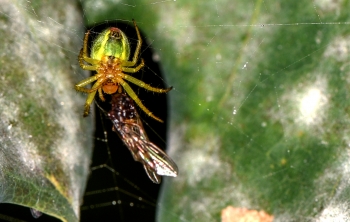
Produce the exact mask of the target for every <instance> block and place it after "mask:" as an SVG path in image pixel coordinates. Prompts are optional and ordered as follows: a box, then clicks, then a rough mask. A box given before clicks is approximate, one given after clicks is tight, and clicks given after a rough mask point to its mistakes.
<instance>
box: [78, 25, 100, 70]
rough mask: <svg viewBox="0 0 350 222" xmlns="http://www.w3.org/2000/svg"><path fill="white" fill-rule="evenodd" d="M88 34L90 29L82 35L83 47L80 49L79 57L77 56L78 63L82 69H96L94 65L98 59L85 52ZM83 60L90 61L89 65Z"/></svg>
mask: <svg viewBox="0 0 350 222" xmlns="http://www.w3.org/2000/svg"><path fill="white" fill-rule="evenodd" d="M89 34H90V31H87V32H86V33H85V36H84V44H83V48H82V49H81V50H80V53H79V57H78V58H79V65H80V67H81V68H82V69H85V70H96V67H95V65H97V64H98V63H99V61H98V60H96V59H93V58H90V57H89V56H88V52H87V45H88V39H89ZM84 61H85V62H87V63H90V64H91V65H86V64H85V63H84Z"/></svg>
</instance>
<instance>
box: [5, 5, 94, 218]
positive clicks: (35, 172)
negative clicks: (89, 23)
mask: <svg viewBox="0 0 350 222" xmlns="http://www.w3.org/2000/svg"><path fill="white" fill-rule="evenodd" d="M0 12H1V13H0V24H1V25H0V36H1V37H0V38H1V41H0V48H1V53H0V73H1V75H0V76H1V77H0V78H1V81H0V104H1V105H0V116H1V118H0V200H1V203H13V204H18V205H23V206H27V207H30V208H33V209H36V210H38V211H41V212H43V213H46V214H49V215H52V216H54V217H57V218H60V219H61V220H63V221H79V215H80V205H81V200H82V196H83V194H84V190H85V186H86V181H87V176H88V172H89V164H90V157H91V152H92V151H91V148H92V146H91V138H92V137H88V136H86V135H91V133H92V126H91V119H90V118H87V119H83V118H82V112H83V104H84V96H83V95H80V94H77V93H76V92H75V90H74V83H76V82H78V81H79V79H81V78H83V76H82V73H79V72H80V71H79V69H78V66H77V53H78V52H79V49H80V47H81V44H82V41H81V40H82V36H83V30H82V20H81V14H79V10H78V8H77V4H76V3H74V2H72V1H56V2H54V1H49V2H47V1H35V3H31V2H28V1H21V0H18V1H15V0H12V1H10V0H5V1H2V3H1V9H0ZM78 34H79V35H78ZM72 64H73V66H72ZM28 212H29V210H28Z"/></svg>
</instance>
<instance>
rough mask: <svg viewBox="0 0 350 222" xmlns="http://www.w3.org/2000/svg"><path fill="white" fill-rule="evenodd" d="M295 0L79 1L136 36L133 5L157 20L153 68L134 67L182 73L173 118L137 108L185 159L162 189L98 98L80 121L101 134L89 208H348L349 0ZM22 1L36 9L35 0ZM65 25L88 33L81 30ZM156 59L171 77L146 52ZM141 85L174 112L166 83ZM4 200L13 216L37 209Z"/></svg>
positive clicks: (179, 215) (340, 214) (147, 22)
mask: <svg viewBox="0 0 350 222" xmlns="http://www.w3.org/2000/svg"><path fill="white" fill-rule="evenodd" d="M292 2H294V1H290V2H288V3H287V2H283V3H282V2H270V1H242V2H234V3H232V2H223V1H193V2H191V3H185V2H183V1H131V2H130V1H107V0H106V1H80V3H81V4H82V5H83V6H84V7H83V15H84V18H85V20H86V21H87V23H89V24H92V25H93V26H96V25H97V23H102V24H103V25H106V26H108V25H111V24H114V22H115V21H116V22H117V26H118V27H121V29H122V30H123V31H125V32H127V35H128V36H129V37H130V38H131V41H132V46H133V47H135V41H136V35H135V32H134V28H133V26H132V24H131V22H130V21H131V19H132V18H135V19H136V22H137V23H138V25H139V27H140V29H141V31H143V32H146V33H148V34H149V33H150V36H147V37H146V39H147V40H148V42H147V43H145V44H144V47H143V49H142V50H141V57H142V58H144V59H145V60H146V61H145V64H146V68H144V69H143V70H142V71H141V72H140V73H138V74H136V75H135V76H136V77H137V78H139V79H142V80H143V81H145V82H147V83H150V84H151V85H153V86H156V87H163V86H162V84H169V85H173V86H174V88H175V90H173V91H171V92H169V95H168V97H170V101H169V103H170V110H168V111H169V112H170V115H169V117H170V119H171V120H170V121H171V122H170V126H169V128H167V124H158V123H154V124H153V122H154V121H153V120H150V119H149V118H148V117H145V116H144V115H143V113H142V111H141V110H139V113H140V115H141V116H142V115H143V117H142V118H143V120H144V121H145V122H146V124H145V125H146V130H147V133H148V136H149V137H150V140H151V141H152V142H154V143H155V144H157V145H159V146H160V147H162V148H165V147H167V148H168V152H167V153H169V156H171V157H172V158H173V159H174V160H175V162H176V163H177V164H178V166H179V169H180V170H179V176H178V178H176V179H173V178H169V179H166V180H165V181H164V182H163V183H162V186H163V188H162V189H163V190H162V194H161V198H160V199H157V198H158V193H157V189H159V186H158V185H155V184H152V182H151V181H150V180H149V179H148V178H147V176H146V174H145V172H144V170H143V168H142V166H141V165H140V164H139V163H136V162H134V160H133V159H132V156H131V154H130V153H129V151H128V150H127V148H126V147H125V146H124V145H123V144H122V142H121V141H120V140H119V138H118V136H117V134H115V133H114V132H112V131H111V129H112V124H111V123H110V122H109V121H108V120H107V119H106V118H105V117H104V116H103V115H100V113H99V112H98V110H96V109H95V111H96V112H95V114H94V115H93V118H95V121H96V133H95V135H93V136H92V135H87V134H84V135H82V136H83V137H86V138H88V139H93V141H94V144H95V149H94V159H93V161H92V164H91V174H90V176H89V183H88V185H87V189H86V193H85V195H84V203H83V205H82V208H81V216H82V221H88V220H89V219H93V220H108V219H111V220H117V221H132V220H133V219H135V218H143V219H144V220H145V221H152V220H153V219H154V217H155V216H154V215H155V210H156V208H157V209H158V211H159V212H158V216H159V219H160V221H162V219H163V220H164V218H168V221H218V220H220V210H221V209H224V208H225V207H226V206H229V205H232V206H235V207H237V208H249V209H256V210H264V211H267V212H269V213H270V214H273V215H274V216H275V219H276V220H277V221H293V220H294V221H295V220H299V221H347V220H349V218H350V215H349V210H348V209H349V204H348V201H347V199H349V197H348V192H347V190H348V188H349V184H348V180H349V176H348V169H349V165H348V163H349V144H350V143H349V137H348V128H349V127H348V126H349V124H348V123H349V117H348V114H347V113H348V108H347V107H348V105H349V104H348V101H350V100H349V96H348V90H347V89H348V85H349V82H350V78H349V76H350V68H349V67H350V66H349V64H350V63H349V61H350V59H349V52H350V27H349V24H350V18H349V15H348V13H346V12H345V11H346V10H347V9H348V8H349V4H350V3H349V1H346V0H343V1H342V0H339V1H327V0H322V1H321V0H319V1H300V2H298V3H292ZM24 5H25V6H24ZM28 5H29V6H31V5H32V6H33V7H28ZM199 9H200V10H199ZM23 10H26V11H28V10H32V13H33V14H35V4H33V3H32V2H30V1H29V2H27V3H26V4H23ZM154 11H156V12H157V13H158V14H157V15H156V16H158V17H159V18H154V17H156V16H155V15H152V12H154ZM0 12H1V9H0ZM5 16H7V18H8V19H11V18H12V17H11V16H9V15H5ZM157 19H158V20H159V21H157ZM156 21H157V23H156ZM42 22H45V21H39V20H38V21H37V23H38V24H39V23H42ZM57 25H58V26H62V27H63V29H62V35H64V34H65V33H71V32H73V33H74V36H76V38H80V41H81V43H82V38H83V36H82V33H79V32H78V31H76V30H74V29H72V28H71V27H69V28H64V24H60V23H58V24H57ZM77 25H81V24H77ZM152 26H156V28H153V29H152ZM86 28H90V26H89V27H86ZM151 30H153V31H154V30H156V32H157V33H152V31H151ZM43 31H44V30H43ZM157 35H159V36H161V37H157ZM47 44H50V43H47ZM170 44H171V45H170ZM57 47H58V48H60V47H62V46H60V45H57ZM79 47H81V46H79ZM79 47H77V48H79ZM148 49H151V50H152V51H153V54H152V52H150V53H148V52H147V50H148ZM132 51H133V50H132ZM78 52H79V51H78V50H75V49H74V50H72V49H65V53H66V55H69V56H72V55H74V56H76V57H77V55H78ZM169 52H170V53H169ZM159 59H160V61H161V65H162V70H166V73H165V74H164V76H163V77H162V76H160V73H161V70H158V68H157V64H155V65H154V66H153V65H151V64H152V63H156V62H155V61H158V60H159ZM71 65H72V66H74V67H77V66H78V64H77V61H71ZM174 66H175V67H176V68H173V67H174ZM179 67H180V68H179ZM74 74H76V75H78V76H79V75H80V74H79V73H72V75H74ZM152 76H153V77H152ZM149 77H151V79H147V78H149ZM79 78H80V79H83V78H84V76H82V75H80V76H79ZM134 89H135V91H136V92H137V94H138V95H139V96H140V98H141V100H142V101H143V102H144V104H145V105H146V107H148V108H149V109H150V110H151V111H154V113H156V114H157V115H158V116H160V117H161V118H162V119H166V115H167V114H166V112H167V110H166V103H165V100H164V99H165V98H164V97H161V95H155V94H153V93H148V92H146V91H144V90H138V88H137V87H135V88H134ZM161 100H163V105H159V103H160V102H159V101H161ZM76 106H77V107H81V111H82V107H83V104H76ZM162 109H164V110H162ZM167 129H168V133H166V130H167ZM166 135H169V137H170V138H169V139H170V141H168V140H166ZM169 149H170V150H169ZM91 181H96V183H92V182H91ZM172 183H174V184H175V185H174V184H172ZM159 200H160V201H161V202H158V201H159ZM273 200H275V201H273ZM276 200H278V201H276ZM171 203H172V204H171ZM0 209H1V208H0ZM2 209H3V211H2V213H1V215H2V218H4V220H8V221H15V219H19V220H27V221H29V220H31V219H23V217H20V216H18V215H19V214H18V213H17V214H16V213H15V214H11V213H9V210H8V209H7V208H5V207H2ZM16 212H18V210H17V211H16ZM21 212H23V214H28V215H29V216H30V212H29V210H28V209H25V210H23V211H21ZM21 214H22V213H21ZM32 220H34V219H32ZM40 220H43V221H46V220H47V217H46V216H45V215H44V216H42V217H40V218H39V219H36V221H40Z"/></svg>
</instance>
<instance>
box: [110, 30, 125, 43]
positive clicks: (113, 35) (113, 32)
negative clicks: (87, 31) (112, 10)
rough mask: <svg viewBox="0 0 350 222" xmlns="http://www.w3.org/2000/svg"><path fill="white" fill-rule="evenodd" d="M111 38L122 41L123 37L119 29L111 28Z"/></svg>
mask: <svg viewBox="0 0 350 222" xmlns="http://www.w3.org/2000/svg"><path fill="white" fill-rule="evenodd" d="M110 31H111V32H110V33H109V38H110V39H115V40H117V39H121V38H122V35H121V34H120V30H119V29H117V28H110Z"/></svg>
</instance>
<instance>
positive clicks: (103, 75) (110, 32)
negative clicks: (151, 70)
mask: <svg viewBox="0 0 350 222" xmlns="http://www.w3.org/2000/svg"><path fill="white" fill-rule="evenodd" d="M133 23H134V26H135V29H136V33H137V38H138V42H137V46H136V49H135V52H134V57H133V59H132V60H131V61H129V57H130V43H129V41H128V38H127V37H126V35H125V34H124V32H122V31H121V30H120V29H118V28H115V27H110V28H107V29H105V30H104V31H103V32H101V33H100V34H99V35H98V36H97V37H96V39H95V40H94V42H93V44H92V47H91V53H90V57H89V56H88V53H87V45H88V38H89V34H90V31H87V32H86V33H85V37H84V45H83V48H82V49H81V50H80V54H79V57H78V58H79V65H80V67H81V68H82V69H85V70H92V71H96V72H97V74H95V75H94V76H91V77H89V78H87V79H84V80H82V81H80V82H79V83H78V84H76V85H75V89H76V90H77V91H80V92H84V93H88V97H87V99H86V102H85V109H84V115H83V116H84V117H86V116H88V115H89V111H90V105H91V103H92V101H93V100H94V98H95V95H96V92H97V91H98V95H99V97H100V99H101V100H102V101H105V98H104V96H103V92H104V93H106V94H114V93H116V92H117V93H122V91H123V89H124V90H125V92H126V93H127V94H128V95H129V96H130V97H131V98H132V99H133V100H134V101H135V103H136V104H137V105H138V106H139V107H140V108H141V109H142V110H143V111H144V112H145V113H146V114H147V115H148V116H150V117H152V118H153V119H155V120H157V121H159V122H163V120H161V119H160V118H158V117H156V116H154V115H153V113H152V112H151V111H149V110H148V109H147V108H146V107H145V106H144V105H143V104H142V102H141V100H140V99H139V98H138V97H137V95H136V93H135V92H134V91H133V90H132V88H131V87H130V85H129V84H128V83H127V82H126V81H125V80H127V81H129V82H132V83H134V84H135V85H137V86H139V87H142V88H145V89H146V90H149V91H153V92H157V93H167V92H169V91H170V90H171V89H172V88H173V87H170V88H167V89H160V88H155V87H152V86H150V85H148V84H146V83H144V82H143V81H141V80H139V79H136V78H134V77H132V76H131V75H128V74H126V73H136V72H138V71H139V70H140V69H141V68H142V67H143V66H144V61H143V59H142V58H141V63H140V64H139V65H136V64H137V61H138V57H139V54H140V49H141V45H142V39H141V35H140V31H139V29H138V27H137V25H136V22H135V20H133ZM86 63H88V64H86ZM94 81H96V82H95V83H94V85H93V86H92V87H91V89H88V88H85V87H84V86H86V85H88V84H90V83H92V82H94ZM120 86H121V87H120ZM102 91H103V92H102Z"/></svg>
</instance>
